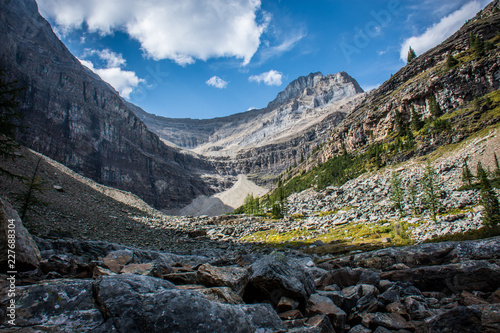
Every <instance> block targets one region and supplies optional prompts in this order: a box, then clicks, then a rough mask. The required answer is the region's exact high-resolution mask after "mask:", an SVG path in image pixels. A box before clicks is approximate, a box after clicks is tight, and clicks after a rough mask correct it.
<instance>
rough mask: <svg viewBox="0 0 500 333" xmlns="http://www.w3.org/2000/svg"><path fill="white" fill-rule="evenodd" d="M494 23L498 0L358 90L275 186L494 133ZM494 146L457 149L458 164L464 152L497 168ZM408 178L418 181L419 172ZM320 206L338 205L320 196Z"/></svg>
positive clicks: (337, 176) (288, 186)
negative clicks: (482, 152) (475, 151)
mask: <svg viewBox="0 0 500 333" xmlns="http://www.w3.org/2000/svg"><path fill="white" fill-rule="evenodd" d="M499 27H500V2H499V1H498V0H495V1H492V2H491V3H490V4H489V5H488V6H487V7H486V8H485V9H484V10H482V11H481V12H480V13H478V14H477V15H476V16H475V17H474V18H473V19H471V20H469V21H468V22H466V23H465V24H464V25H463V26H462V27H461V28H460V29H459V30H458V31H457V32H456V33H455V34H453V35H452V36H451V37H449V38H448V39H447V40H445V41H444V42H442V43H441V44H439V45H437V46H436V47H434V48H432V49H430V50H429V51H427V52H425V53H424V54H421V55H419V56H418V57H417V58H415V59H414V60H413V61H411V62H410V63H408V64H407V65H406V66H404V67H403V68H401V69H400V70H399V71H398V72H397V73H396V74H394V75H392V76H391V78H390V79H389V80H387V81H386V82H384V83H383V84H382V85H381V86H380V87H379V88H378V89H375V90H373V91H370V92H369V93H367V94H365V95H364V96H362V97H361V100H360V101H359V102H358V104H357V105H356V106H355V107H354V108H353V109H352V111H351V112H349V113H348V114H347V115H346V117H345V118H344V119H343V120H342V122H341V123H340V124H338V126H336V127H334V128H332V131H331V132H330V135H329V137H328V139H327V142H326V143H325V144H324V145H323V146H322V147H321V149H318V150H316V151H314V153H313V154H312V155H311V156H310V157H309V158H307V159H305V160H304V162H303V163H301V164H299V165H298V166H297V167H296V168H293V169H291V170H289V171H287V172H286V173H283V174H282V175H281V176H280V177H281V180H282V184H283V187H282V188H280V189H279V190H277V191H275V193H279V195H280V196H282V195H283V194H284V195H285V196H289V195H291V194H292V193H298V192H301V191H303V190H306V189H311V188H313V189H315V190H321V189H325V188H328V187H329V186H340V185H342V184H344V183H345V182H346V181H349V180H351V179H356V178H357V177H358V176H363V177H371V176H372V175H373V174H371V173H367V172H376V171H379V170H383V169H384V168H392V167H393V166H395V165H401V164H400V163H402V162H406V161H408V162H413V163H419V162H420V161H422V160H425V159H426V160H429V161H434V160H435V159H436V158H437V157H439V156H442V155H443V154H445V153H446V152H450V151H455V152H456V149H457V147H460V146H461V145H463V144H465V142H466V140H468V139H469V141H470V140H472V139H473V138H475V139H477V140H478V141H482V140H487V139H488V137H489V136H492V137H495V136H496V133H497V131H498V123H499V122H500V114H499V110H500V92H499V88H500V53H499V51H498V50H499V48H500V29H499ZM457 154H458V153H457ZM494 154H497V155H498V154H500V151H498V149H497V150H495V149H493V150H490V152H489V155H488V156H482V157H481V159H479V160H478V159H477V158H476V157H475V156H468V155H469V154H463V153H461V154H459V155H458V156H455V157H456V163H455V166H457V165H463V163H464V161H465V160H467V159H468V160H469V161H472V160H474V161H475V163H477V162H478V161H481V162H482V163H484V164H485V165H488V167H489V168H490V169H494V168H495V165H494V163H493V162H492V161H493V157H494ZM410 164H411V163H410ZM474 167H475V165H474ZM398 171H400V170H398ZM373 177H375V178H377V177H379V175H378V176H373ZM408 179H409V182H408V183H411V182H414V184H417V185H419V186H420V178H419V177H413V176H412V177H408ZM415 186H416V185H415ZM456 195H460V193H458V194H456ZM319 206H322V207H330V208H331V210H332V211H334V210H335V209H336V208H335V207H331V206H330V204H329V203H324V202H322V203H320V204H319Z"/></svg>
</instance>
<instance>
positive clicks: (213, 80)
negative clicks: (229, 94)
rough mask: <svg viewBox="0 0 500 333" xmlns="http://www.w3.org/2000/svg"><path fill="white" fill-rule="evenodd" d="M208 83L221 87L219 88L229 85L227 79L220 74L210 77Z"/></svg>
mask: <svg viewBox="0 0 500 333" xmlns="http://www.w3.org/2000/svg"><path fill="white" fill-rule="evenodd" d="M205 83H206V84H207V85H209V86H212V87H215V88H219V89H224V88H226V87H227V85H228V83H229V82H227V81H224V80H223V79H221V78H220V77H218V76H212V77H211V78H210V79H208V81H207V82H205Z"/></svg>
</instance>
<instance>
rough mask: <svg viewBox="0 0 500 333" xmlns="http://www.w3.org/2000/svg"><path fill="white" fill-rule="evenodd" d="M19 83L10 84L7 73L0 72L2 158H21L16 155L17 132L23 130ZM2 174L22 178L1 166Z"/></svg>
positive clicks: (0, 141)
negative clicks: (19, 107)
mask: <svg viewBox="0 0 500 333" xmlns="http://www.w3.org/2000/svg"><path fill="white" fill-rule="evenodd" d="M16 84H17V82H15V81H11V82H9V81H8V80H7V79H6V74H5V72H3V71H1V70H0V158H2V159H5V160H7V159H11V160H14V159H15V158H17V157H19V155H18V154H16V151H17V149H18V148H19V144H18V143H17V142H16V140H15V136H16V132H17V131H18V130H20V128H21V118H22V114H21V113H20V112H19V110H18V106H19V101H18V98H19V94H20V92H21V90H22V89H20V88H17V87H16ZM0 174H5V175H8V176H10V177H16V178H19V179H20V178H21V177H20V176H18V175H15V174H13V173H11V172H10V171H8V170H7V169H5V168H3V167H2V166H1V165H0Z"/></svg>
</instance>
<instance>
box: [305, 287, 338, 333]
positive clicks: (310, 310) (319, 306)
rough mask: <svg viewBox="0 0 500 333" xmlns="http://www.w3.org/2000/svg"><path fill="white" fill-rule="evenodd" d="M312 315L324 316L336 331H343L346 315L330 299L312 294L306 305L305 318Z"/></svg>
mask: <svg viewBox="0 0 500 333" xmlns="http://www.w3.org/2000/svg"><path fill="white" fill-rule="evenodd" d="M314 315H325V316H327V317H328V318H330V321H331V323H332V325H333V327H334V328H335V329H336V330H343V329H344V325H345V322H346V319H347V314H346V313H345V312H344V311H343V310H342V309H340V308H339V307H338V306H336V305H335V304H334V303H333V301H332V300H331V299H330V298H328V297H326V296H321V295H319V294H312V295H311V297H310V298H309V300H308V301H307V304H306V316H309V317H311V316H314Z"/></svg>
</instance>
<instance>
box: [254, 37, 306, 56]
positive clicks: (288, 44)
mask: <svg viewBox="0 0 500 333" xmlns="http://www.w3.org/2000/svg"><path fill="white" fill-rule="evenodd" d="M306 36H307V33H306V32H299V33H295V34H292V35H290V36H287V38H286V39H285V40H283V41H281V43H280V44H278V45H275V46H269V45H265V46H266V47H264V48H263V49H262V51H260V52H259V53H260V63H264V62H266V61H267V60H269V59H271V58H275V57H279V56H281V55H282V54H283V53H285V52H288V51H290V50H291V49H293V48H294V47H295V45H297V44H298V43H299V42H300V41H301V40H302V39H303V38H305V37H306ZM267 44H269V42H267Z"/></svg>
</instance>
